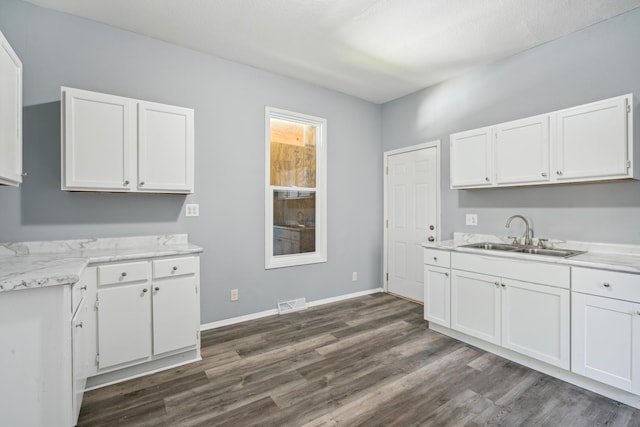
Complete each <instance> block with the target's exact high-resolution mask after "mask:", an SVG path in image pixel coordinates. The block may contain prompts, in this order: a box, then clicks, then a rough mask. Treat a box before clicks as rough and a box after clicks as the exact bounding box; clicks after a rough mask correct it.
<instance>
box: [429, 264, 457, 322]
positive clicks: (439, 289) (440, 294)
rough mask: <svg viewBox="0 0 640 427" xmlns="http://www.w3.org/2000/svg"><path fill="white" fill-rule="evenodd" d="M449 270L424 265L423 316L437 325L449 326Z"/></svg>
mask: <svg viewBox="0 0 640 427" xmlns="http://www.w3.org/2000/svg"><path fill="white" fill-rule="evenodd" d="M449 275H450V270H449V269H448V268H443V267H434V266H429V265H425V267H424V318H425V320H428V321H429V322H433V323H437V324H438V325H442V326H446V327H447V328H449V327H451V278H450V277H449Z"/></svg>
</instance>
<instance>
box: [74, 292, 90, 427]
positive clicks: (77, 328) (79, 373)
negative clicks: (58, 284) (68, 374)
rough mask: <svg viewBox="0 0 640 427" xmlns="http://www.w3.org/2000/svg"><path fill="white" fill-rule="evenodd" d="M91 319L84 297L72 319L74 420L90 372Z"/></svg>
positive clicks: (75, 420)
mask: <svg viewBox="0 0 640 427" xmlns="http://www.w3.org/2000/svg"><path fill="white" fill-rule="evenodd" d="M88 320H89V311H88V307H87V304H86V301H85V300H84V299H82V301H81V302H80V305H79V306H78V310H77V311H76V314H75V316H74V317H73V319H72V321H71V327H72V330H71V334H72V335H71V337H72V338H71V345H72V354H71V357H72V359H73V360H72V366H73V384H72V387H73V397H72V400H71V404H72V411H71V414H72V417H73V420H74V422H77V421H78V415H79V414H80V406H81V404H82V397H83V396H84V389H85V385H86V383H87V376H88V374H89V352H88V346H89V339H90V337H91V336H92V334H91V331H90V329H89V328H90V326H91V322H89V321H88Z"/></svg>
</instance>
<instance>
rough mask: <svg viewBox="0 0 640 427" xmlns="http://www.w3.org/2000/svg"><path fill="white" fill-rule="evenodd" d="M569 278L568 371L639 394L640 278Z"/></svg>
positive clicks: (588, 273) (580, 273)
mask: <svg viewBox="0 0 640 427" xmlns="http://www.w3.org/2000/svg"><path fill="white" fill-rule="evenodd" d="M572 273H573V280H574V282H575V283H573V289H574V290H577V291H579V292H573V293H572V306H571V316H572V331H571V348H572V356H571V370H572V371H573V372H575V373H577V374H580V375H584V376H586V377H589V378H592V379H594V380H597V381H600V382H603V383H605V384H609V385H611V386H613V387H617V388H619V389H622V390H626V391H628V392H631V393H635V394H640V290H639V289H638V288H639V287H640V275H637V274H626V273H616V272H607V271H602V270H590V269H585V268H573V269H572ZM585 292H588V293H585ZM603 295H606V296H603Z"/></svg>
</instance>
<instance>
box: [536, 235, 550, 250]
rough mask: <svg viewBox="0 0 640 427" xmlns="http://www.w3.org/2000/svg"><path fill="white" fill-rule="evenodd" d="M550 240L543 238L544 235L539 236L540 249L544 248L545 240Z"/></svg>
mask: <svg viewBox="0 0 640 427" xmlns="http://www.w3.org/2000/svg"><path fill="white" fill-rule="evenodd" d="M548 241H549V239H543V238H542V237H539V238H538V247H539V248H540V249H544V246H545V244H544V242H548Z"/></svg>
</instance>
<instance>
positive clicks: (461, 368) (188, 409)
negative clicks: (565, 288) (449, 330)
mask: <svg viewBox="0 0 640 427" xmlns="http://www.w3.org/2000/svg"><path fill="white" fill-rule="evenodd" d="M422 310H423V308H422V306H421V305H418V304H415V303H412V302H409V301H405V300H402V299H399V298H396V297H393V296H390V295H386V294H374V295H371V296H365V297H361V298H357V299H351V300H348V301H343V302H338V303H334V304H329V305H324V306H320V307H315V308H310V309H307V310H305V311H300V312H296V313H290V314H286V315H283V316H272V317H267V318H263V319H259V320H254V321H250V322H246V323H242V324H239V325H234V326H228V327H224V328H220V329H215V330H211V331H206V332H203V334H202V357H203V360H202V361H201V362H198V363H193V364H190V365H186V366H182V367H179V368H176V369H171V370H168V371H164V372H161V373H158V374H155V375H150V376H147V377H144V378H139V379H135V380H131V381H127V382H124V383H120V384H116V385H113V386H109V387H104V388H102V389H99V390H94V391H92V392H89V393H87V394H86V395H85V398H84V402H83V405H82V411H81V414H80V421H79V424H78V425H80V426H109V425H113V426H216V425H225V426H250V425H260V426H334V425H339V426H357V425H366V426H412V425H426V426H479V425H492V426H520V425H522V426H538V425H541V426H587V425H590V426H640V411H639V410H636V409H633V408H631V407H629V406H626V405H623V404H620V403H617V402H615V401H612V400H610V399H607V398H605V397H602V396H599V395H597V394H594V393H591V392H589V391H586V390H583V389H580V388H578V387H575V386H572V385H570V384H567V383H565V382H563V381H560V380H557V379H555V378H552V377H549V376H547V375H544V374H541V373H538V372H536V371H533V370H531V369H528V368H525V367H523V366H521V365H518V364H516V363H513V362H510V361H507V360H505V359H502V358H500V357H498V356H495V355H493V354H491V353H487V352H484V351H482V350H479V349H476V348H474V347H471V346H468V345H466V344H463V343H461V342H459V341H456V340H454V339H451V338H448V337H446V336H443V335H440V334H438V333H435V332H432V331H430V330H429V329H427V323H426V322H425V321H424V320H423V319H422Z"/></svg>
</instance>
